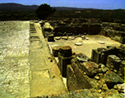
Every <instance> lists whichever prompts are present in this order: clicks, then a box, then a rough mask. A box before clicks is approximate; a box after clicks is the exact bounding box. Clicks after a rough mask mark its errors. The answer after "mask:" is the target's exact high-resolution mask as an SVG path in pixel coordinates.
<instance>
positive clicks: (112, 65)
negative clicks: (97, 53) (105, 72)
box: [106, 55, 121, 72]
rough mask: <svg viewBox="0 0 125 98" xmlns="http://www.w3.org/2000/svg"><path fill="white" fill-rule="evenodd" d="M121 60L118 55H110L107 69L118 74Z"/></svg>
mask: <svg viewBox="0 0 125 98" xmlns="http://www.w3.org/2000/svg"><path fill="white" fill-rule="evenodd" d="M120 62H121V60H120V58H119V57H117V56H116V55H108V58H107V64H106V65H107V67H108V68H109V70H111V71H114V70H117V72H118V71H119V68H120Z"/></svg>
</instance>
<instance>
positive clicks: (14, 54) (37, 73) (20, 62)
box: [0, 21, 67, 98]
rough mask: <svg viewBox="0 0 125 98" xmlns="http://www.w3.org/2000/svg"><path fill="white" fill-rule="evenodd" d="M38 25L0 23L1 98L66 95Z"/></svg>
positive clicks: (25, 22)
mask: <svg viewBox="0 0 125 98" xmlns="http://www.w3.org/2000/svg"><path fill="white" fill-rule="evenodd" d="M48 57H51V55H50V53H49V48H48V46H47V42H46V41H45V39H44V38H43V35H42V31H41V28H40V25H39V24H38V23H36V24H35V25H34V23H31V22H29V21H2V22H0V98H29V97H37V96H41V95H51V94H59V93H65V92H67V88H66V87H65V85H64V83H63V79H62V76H61V74H60V71H59V69H58V67H57V65H56V63H55V62H54V61H53V62H50V59H49V58H48Z"/></svg>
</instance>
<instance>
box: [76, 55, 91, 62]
mask: <svg viewBox="0 0 125 98" xmlns="http://www.w3.org/2000/svg"><path fill="white" fill-rule="evenodd" d="M76 59H77V60H78V61H79V62H87V61H89V58H88V57H87V56H86V55H84V54H82V53H80V54H77V56H76Z"/></svg>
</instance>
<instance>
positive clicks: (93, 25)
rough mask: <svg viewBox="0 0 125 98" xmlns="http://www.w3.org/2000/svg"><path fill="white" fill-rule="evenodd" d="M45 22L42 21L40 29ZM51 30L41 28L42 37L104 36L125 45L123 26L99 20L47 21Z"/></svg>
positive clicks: (124, 26)
mask: <svg viewBox="0 0 125 98" xmlns="http://www.w3.org/2000/svg"><path fill="white" fill-rule="evenodd" d="M46 22H47V21H46V20H45V21H42V22H41V23H40V24H41V27H43V25H44V23H46ZM48 22H49V23H50V25H51V26H52V27H53V29H52V28H51V27H50V28H43V32H44V36H45V37H47V36H48V35H50V34H54V36H66V35H83V34H89V35H98V34H100V35H104V36H107V37H110V38H111V39H113V40H115V41H118V42H120V43H122V44H124V43H125V24H119V23H108V22H102V23H100V22H99V20H98V21H95V20H91V19H88V20H87V19H82V18H80V19H77V18H76V19H75V18H74V19H62V20H49V21H48Z"/></svg>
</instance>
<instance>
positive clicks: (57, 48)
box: [52, 46, 60, 57]
mask: <svg viewBox="0 0 125 98" xmlns="http://www.w3.org/2000/svg"><path fill="white" fill-rule="evenodd" d="M59 48H60V46H53V47H52V51H53V55H54V56H55V57H57V56H58V52H59Z"/></svg>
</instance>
